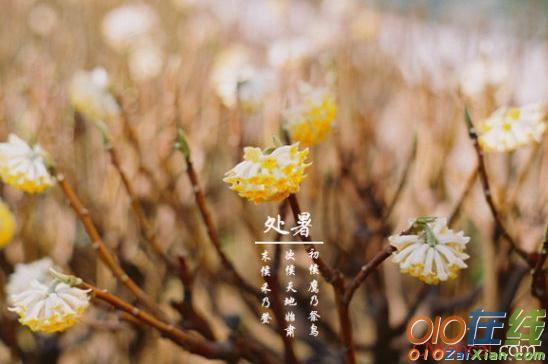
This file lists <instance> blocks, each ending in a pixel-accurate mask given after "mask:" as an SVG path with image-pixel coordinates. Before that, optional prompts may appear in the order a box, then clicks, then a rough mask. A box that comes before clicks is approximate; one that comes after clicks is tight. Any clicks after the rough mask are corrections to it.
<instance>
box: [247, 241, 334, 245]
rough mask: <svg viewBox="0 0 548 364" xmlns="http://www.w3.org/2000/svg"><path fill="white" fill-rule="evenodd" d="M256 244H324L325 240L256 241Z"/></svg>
mask: <svg viewBox="0 0 548 364" xmlns="http://www.w3.org/2000/svg"><path fill="white" fill-rule="evenodd" d="M255 244H256V245H306V244H323V241H256V242H255Z"/></svg>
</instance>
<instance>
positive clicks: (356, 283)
mask: <svg viewBox="0 0 548 364" xmlns="http://www.w3.org/2000/svg"><path fill="white" fill-rule="evenodd" d="M395 251H396V248H395V247H393V246H392V245H387V246H386V247H385V248H384V249H382V250H381V251H380V252H378V253H377V255H375V256H374V257H373V259H371V260H370V261H369V263H367V264H365V265H363V266H362V267H361V269H360V272H359V273H358V274H357V275H356V276H355V277H354V279H353V280H352V281H351V282H350V284H349V285H348V287H347V288H346V292H345V294H344V302H345V303H346V304H349V303H350V301H351V300H352V297H353V296H354V293H355V292H356V290H357V289H358V288H359V287H360V285H361V284H362V283H363V282H364V281H365V279H366V278H367V276H368V275H369V274H370V273H371V272H373V271H374V270H375V269H376V268H377V267H378V266H379V265H380V264H381V263H382V262H384V261H385V260H386V259H387V258H389V257H390V256H391V255H392V253H393V252H395Z"/></svg>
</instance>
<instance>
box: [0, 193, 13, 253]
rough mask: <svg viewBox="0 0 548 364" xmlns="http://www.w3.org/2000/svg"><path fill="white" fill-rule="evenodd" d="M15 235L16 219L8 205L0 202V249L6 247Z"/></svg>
mask: <svg viewBox="0 0 548 364" xmlns="http://www.w3.org/2000/svg"><path fill="white" fill-rule="evenodd" d="M14 233H15V218H14V217H13V215H12V213H11V211H10V209H9V207H8V205H6V204H5V203H4V202H3V201H1V200H0V249H1V248H3V247H4V246H6V245H7V244H8V243H9V242H10V241H11V239H12V238H13V234H14Z"/></svg>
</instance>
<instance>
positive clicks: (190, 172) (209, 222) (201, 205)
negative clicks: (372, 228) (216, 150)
mask: <svg viewBox="0 0 548 364" xmlns="http://www.w3.org/2000/svg"><path fill="white" fill-rule="evenodd" d="M175 145H176V148H177V149H178V150H179V151H181V153H182V154H183V156H184V158H185V162H186V167H187V168H186V173H187V176H188V179H189V181H190V184H191V185H192V191H193V192H194V198H195V200H196V204H197V205H198V209H199V210H200V215H201V217H202V220H203V222H204V224H205V226H206V230H207V235H208V237H209V240H211V243H212V244H213V246H214V248H215V250H216V252H217V255H218V256H219V258H220V259H221V263H222V264H223V266H224V267H225V268H226V269H227V270H228V271H229V272H230V273H231V274H232V277H233V278H234V281H235V283H236V285H238V286H239V287H240V288H242V289H244V291H246V292H248V293H249V294H252V295H254V296H256V297H258V296H259V290H258V289H256V288H255V287H253V286H252V285H251V284H250V283H248V282H247V281H246V280H245V279H244V278H243V277H242V276H241V275H240V274H239V273H238V271H237V270H236V268H235V267H234V265H233V264H232V262H231V261H230V260H229V259H228V257H227V256H226V254H225V253H224V252H223V250H222V248H221V241H220V239H219V235H218V234H217V229H216V228H215V224H214V223H213V218H212V217H211V213H210V212H209V208H208V206H207V202H206V198H205V194H204V191H203V190H202V188H201V187H200V182H199V180H198V174H197V173H196V171H195V170H194V165H193V164H192V159H191V158H190V147H189V146H188V143H187V141H186V137H185V136H184V133H183V131H182V129H179V130H178V138H177V142H176V144H175Z"/></svg>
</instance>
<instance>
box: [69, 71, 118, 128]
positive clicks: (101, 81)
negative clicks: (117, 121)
mask: <svg viewBox="0 0 548 364" xmlns="http://www.w3.org/2000/svg"><path fill="white" fill-rule="evenodd" d="M70 102H71V103H72V106H73V107H74V109H75V110H76V111H78V112H79V113H81V114H82V115H84V116H85V117H86V118H88V119H90V120H92V121H108V120H111V119H113V118H115V117H117V116H118V115H119V114H120V107H119V106H118V103H117V102H116V99H115V98H114V96H112V94H111V93H110V91H109V80H108V74H107V71H105V69H104V68H95V69H94V70H92V71H89V72H88V71H78V72H76V74H75V75H74V76H73V78H72V82H71V84H70Z"/></svg>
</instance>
